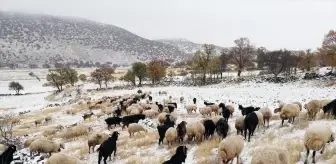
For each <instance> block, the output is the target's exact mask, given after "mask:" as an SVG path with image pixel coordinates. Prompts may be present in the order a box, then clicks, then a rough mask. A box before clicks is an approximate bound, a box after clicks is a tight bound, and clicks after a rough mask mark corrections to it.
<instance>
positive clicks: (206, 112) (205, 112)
mask: <svg viewBox="0 0 336 164" xmlns="http://www.w3.org/2000/svg"><path fill="white" fill-rule="evenodd" d="M199 112H200V113H201V114H202V115H203V116H204V115H210V116H211V112H212V109H211V108H210V107H207V106H206V107H200V108H199Z"/></svg>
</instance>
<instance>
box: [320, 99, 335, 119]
mask: <svg viewBox="0 0 336 164" xmlns="http://www.w3.org/2000/svg"><path fill="white" fill-rule="evenodd" d="M322 109H323V112H324V113H330V114H332V115H333V116H334V117H336V99H335V100H333V101H331V102H330V103H328V104H327V105H325V106H324V107H323V108H322Z"/></svg>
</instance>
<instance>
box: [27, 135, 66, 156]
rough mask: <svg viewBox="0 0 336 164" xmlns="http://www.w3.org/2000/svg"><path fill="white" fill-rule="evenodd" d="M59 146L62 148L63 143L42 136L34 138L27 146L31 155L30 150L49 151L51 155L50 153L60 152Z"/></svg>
mask: <svg viewBox="0 0 336 164" xmlns="http://www.w3.org/2000/svg"><path fill="white" fill-rule="evenodd" d="M61 148H62V149H64V145H63V143H56V142H54V141H49V140H46V139H43V138H39V139H36V140H35V141H33V142H32V143H31V144H30V146H29V149H30V153H31V155H32V152H38V153H49V155H51V153H57V152H60V151H61Z"/></svg>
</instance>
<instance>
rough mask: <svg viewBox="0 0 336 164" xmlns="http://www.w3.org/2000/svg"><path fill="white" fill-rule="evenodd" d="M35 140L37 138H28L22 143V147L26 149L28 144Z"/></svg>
mask: <svg viewBox="0 0 336 164" xmlns="http://www.w3.org/2000/svg"><path fill="white" fill-rule="evenodd" d="M36 139H38V137H32V138H28V139H27V140H26V141H25V142H24V143H23V147H24V148H27V147H29V146H30V144H31V143H32V142H33V141H35V140H36Z"/></svg>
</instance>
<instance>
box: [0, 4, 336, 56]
mask: <svg viewBox="0 0 336 164" xmlns="http://www.w3.org/2000/svg"><path fill="white" fill-rule="evenodd" d="M0 10H5V11H20V12H32V13H44V14H52V15H62V16H75V17H82V18H87V19H91V20H95V21H99V22H103V23H108V24H112V25H116V26H119V27H122V28H124V29H126V30H129V31H131V32H133V33H135V34H137V35H140V36H142V37H145V38H148V39H160V38H185V39H188V40H191V41H193V42H197V43H213V44H216V45H219V46H224V47H227V46H232V45H233V40H234V39H236V38H238V37H248V38H250V40H251V41H252V43H254V44H255V45H256V46H264V47H266V48H267V49H280V48H287V49H292V50H298V49H307V48H311V49H315V48H316V47H318V46H320V45H321V42H322V39H323V36H324V34H326V33H327V32H328V31H329V30H330V29H336V1H334V0H0Z"/></svg>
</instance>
